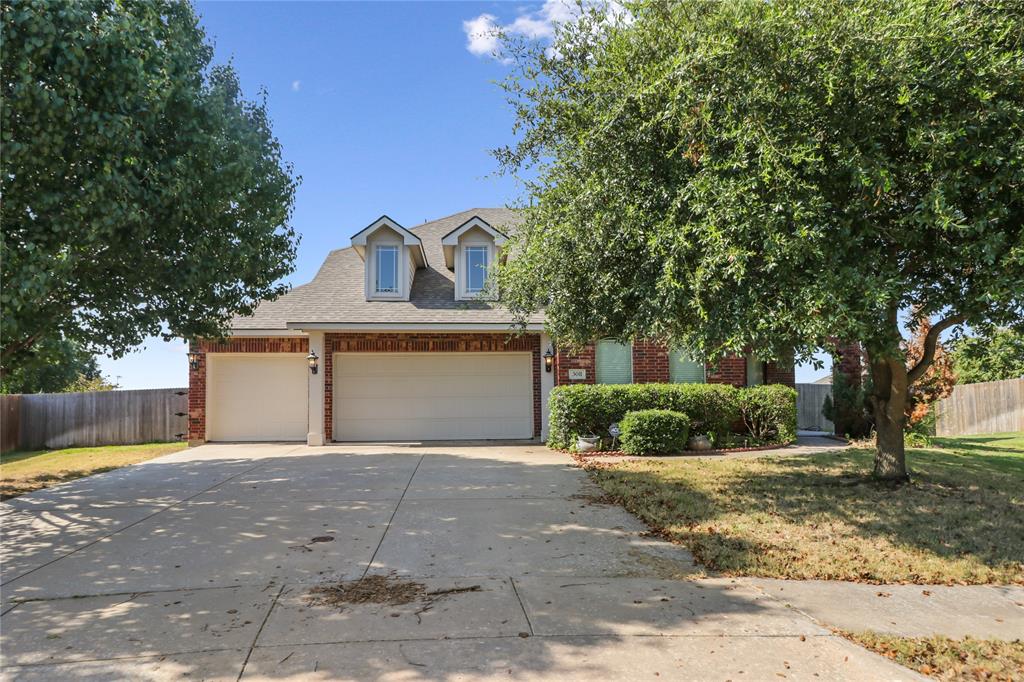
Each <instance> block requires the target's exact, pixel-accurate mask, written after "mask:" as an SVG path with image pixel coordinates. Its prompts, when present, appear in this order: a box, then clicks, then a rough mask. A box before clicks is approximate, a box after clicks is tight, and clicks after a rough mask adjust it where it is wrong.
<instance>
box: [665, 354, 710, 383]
mask: <svg viewBox="0 0 1024 682" xmlns="http://www.w3.org/2000/svg"><path fill="white" fill-rule="evenodd" d="M668 375H669V380H670V381H671V382H672V383H674V384H703V383H704V363H703V362H696V361H694V360H692V359H690V356H689V355H688V354H687V353H686V352H685V351H681V350H674V351H672V352H671V353H669V356H668Z"/></svg>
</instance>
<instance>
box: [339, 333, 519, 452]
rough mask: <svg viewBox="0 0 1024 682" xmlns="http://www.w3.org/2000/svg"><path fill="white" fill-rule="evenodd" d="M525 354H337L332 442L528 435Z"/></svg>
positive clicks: (516, 436)
mask: <svg viewBox="0 0 1024 682" xmlns="http://www.w3.org/2000/svg"><path fill="white" fill-rule="evenodd" d="M531 358H532V356H531V355H530V354H529V353H369V354H354V353H338V354H336V355H335V356H334V368H335V370H334V439H335V440H456V439H474V438H530V437H532V436H533V372H532V366H531Z"/></svg>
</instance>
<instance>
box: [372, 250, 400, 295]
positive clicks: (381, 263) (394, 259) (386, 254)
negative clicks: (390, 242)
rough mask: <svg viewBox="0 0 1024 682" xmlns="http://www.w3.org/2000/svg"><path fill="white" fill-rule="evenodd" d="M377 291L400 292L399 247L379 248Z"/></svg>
mask: <svg viewBox="0 0 1024 682" xmlns="http://www.w3.org/2000/svg"><path fill="white" fill-rule="evenodd" d="M377 291H378V292H380V293H394V292H396V291H398V247H397V246H378V247H377Z"/></svg>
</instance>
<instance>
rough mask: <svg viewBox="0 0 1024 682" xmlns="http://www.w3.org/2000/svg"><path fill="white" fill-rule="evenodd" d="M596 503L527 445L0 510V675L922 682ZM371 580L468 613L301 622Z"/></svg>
mask: <svg viewBox="0 0 1024 682" xmlns="http://www.w3.org/2000/svg"><path fill="white" fill-rule="evenodd" d="M596 495H597V491H596V490H595V489H594V488H592V487H591V485H590V483H589V482H588V480H587V478H586V475H585V474H584V473H583V472H581V471H580V470H578V469H575V468H573V467H571V465H570V461H569V460H568V458H567V457H565V456H564V455H561V454H558V453H553V452H550V451H548V450H547V449H546V448H544V447H542V446H540V445H480V446H467V445H458V446H441V445H437V446H431V447H405V446H395V445H390V446H389V445H358V446H335V447H323V448H308V447H305V446H295V445H277V444H258V445H251V444H246V445H207V446H203V447H200V448H195V449H191V450H187V451H184V452H180V453H176V454H174V455H170V456H167V457H162V458H160V459H156V460H152V461H150V462H146V463H144V464H141V465H137V466H133V467H128V468H126V469H121V470H118V471H114V472H110V473H107V474H102V475H99V476H93V477H90V478H85V479H80V480H78V481H74V482H71V483H68V484H65V485H61V486H58V487H56V488H51V489H49V490H46V491H41V492H39V493H35V494H32V495H26V496H23V497H20V498H17V499H14V500H11V501H9V502H8V503H4V504H3V505H2V509H0V514H2V516H0V524H2V529H3V543H4V544H3V563H2V575H0V578H2V599H3V616H2V640H0V646H2V655H3V666H4V667H3V670H2V675H3V678H4V679H40V680H52V679H142V680H162V679H178V678H181V677H188V678H189V679H217V680H222V679H223V680H235V679H239V678H240V679H245V680H250V679H251V680H310V679H313V680H329V679H357V680H367V679H396V680H398V679H400V680H448V679H503V680H507V679H514V680H533V679H558V680H567V679H593V680H610V679H653V678H654V677H656V676H660V678H661V679H722V680H724V679H733V680H737V679H747V680H762V679H773V680H778V679H782V678H785V679H794V678H796V679H806V678H816V679H851V680H852V679H864V680H868V679H870V680H879V679H919V678H917V677H916V676H915V675H914V674H913V673H911V672H909V671H907V670H905V669H903V668H900V667H897V666H895V665H893V664H891V663H890V662H889V661H887V660H885V659H883V658H881V657H878V656H875V655H874V654H870V653H868V652H866V651H864V650H863V649H860V648H858V647H855V646H853V645H852V644H849V643H848V642H846V641H845V640H842V639H839V638H837V637H835V636H833V635H831V634H830V633H829V632H828V631H827V630H826V629H824V628H822V627H820V626H819V625H818V624H817V623H816V622H814V621H812V620H811V619H810V618H808V617H806V616H804V615H802V614H801V613H799V612H797V611H795V610H793V609H790V608H787V607H786V605H785V604H784V603H782V602H781V601H779V600H777V599H775V598H773V597H770V596H766V594H765V593H764V592H762V591H760V590H758V589H756V588H755V587H754V586H752V585H749V584H747V583H745V582H742V581H734V580H729V579H723V578H703V577H701V574H700V573H699V571H698V570H697V569H696V568H695V567H694V565H693V562H692V560H691V557H690V556H689V554H688V553H687V552H686V551H685V550H683V549H681V548H679V547H675V546H672V545H669V544H667V543H663V542H661V541H659V540H657V539H655V538H652V537H649V536H648V535H647V534H646V533H645V528H644V526H643V525H642V524H641V523H640V522H639V521H637V520H636V519H635V518H633V517H632V516H630V515H629V514H627V513H626V512H624V511H623V510H621V509H620V508H618V507H616V506H611V505H606V504H602V503H600V501H599V500H598V498H597V497H596ZM314 538H316V539H317V540H318V541H314ZM326 538H330V539H329V540H325V539H326ZM372 574H393V575H396V576H399V577H402V578H410V579H415V580H417V581H419V582H422V583H424V584H425V585H426V588H427V589H428V590H450V589H452V588H456V589H460V588H471V589H470V591H464V592H455V593H452V594H448V595H444V596H441V597H438V598H436V599H435V600H434V601H433V602H432V603H431V605H430V608H428V609H424V608H423V605H422V604H419V603H409V604H403V605H395V606H392V605H388V604H372V603H370V604H350V605H345V606H344V607H343V608H338V607H335V606H311V605H309V604H308V603H307V600H306V597H307V595H308V591H309V588H310V587H311V586H313V585H315V584H318V583H321V582H324V581H337V580H357V579H359V578H361V577H363V576H364V575H372ZM780 676H781V677H780Z"/></svg>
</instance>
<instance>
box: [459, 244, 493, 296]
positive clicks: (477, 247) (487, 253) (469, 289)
mask: <svg viewBox="0 0 1024 682" xmlns="http://www.w3.org/2000/svg"><path fill="white" fill-rule="evenodd" d="M477 251H483V254H484V267H483V270H484V272H483V282H481V284H480V287H479V288H477V287H474V286H473V285H472V281H473V266H472V265H470V262H469V254H470V253H473V252H477ZM462 258H463V261H464V262H465V265H466V293H467V294H479V293H481V292H482V291H484V290H485V289H486V288H487V276H488V274H489V271H490V269H491V250H490V249H489V248H488V247H487V245H486V244H466V245H465V246H464V247H462Z"/></svg>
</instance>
